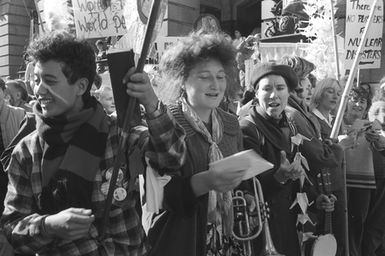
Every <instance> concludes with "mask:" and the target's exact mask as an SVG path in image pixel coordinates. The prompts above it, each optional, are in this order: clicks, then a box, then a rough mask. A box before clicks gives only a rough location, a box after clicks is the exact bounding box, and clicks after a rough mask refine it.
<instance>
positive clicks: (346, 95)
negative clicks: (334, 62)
mask: <svg viewBox="0 0 385 256" xmlns="http://www.w3.org/2000/svg"><path fill="white" fill-rule="evenodd" d="M377 1H378V0H374V1H373V5H372V7H371V9H370V14H369V18H368V20H367V21H366V25H365V29H364V33H363V34H362V37H361V42H360V45H359V46H358V50H357V54H356V55H355V57H354V61H353V65H352V68H351V69H350V73H349V77H348V81H347V82H346V85H345V89H344V92H343V94H342V97H341V103H340V105H339V107H338V112H337V116H336V121H335V123H334V125H333V129H332V132H331V134H330V138H332V139H336V138H337V136H338V131H339V129H340V126H341V123H342V118H343V116H344V112H345V108H346V104H347V102H348V98H349V92H350V89H351V88H352V86H353V81H354V75H355V73H356V70H357V67H358V64H359V60H360V53H361V51H362V48H363V46H364V41H365V38H366V35H367V34H368V31H369V26H370V23H371V21H372V19H373V16H374V10H375V7H376V4H377Z"/></svg>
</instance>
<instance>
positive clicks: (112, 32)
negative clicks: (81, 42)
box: [72, 0, 127, 38]
mask: <svg viewBox="0 0 385 256" xmlns="http://www.w3.org/2000/svg"><path fill="white" fill-rule="evenodd" d="M72 5H73V8H74V17H75V28H76V35H77V36H78V37H80V38H98V37H107V36H117V35H122V34H125V33H126V32H127V31H126V30H127V29H126V22H125V19H124V15H123V8H124V6H125V1H124V0H111V6H110V7H108V8H106V9H104V8H103V7H102V6H101V5H100V1H99V0H72Z"/></svg>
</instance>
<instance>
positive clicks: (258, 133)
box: [240, 63, 333, 255]
mask: <svg viewBox="0 0 385 256" xmlns="http://www.w3.org/2000/svg"><path fill="white" fill-rule="evenodd" d="M252 84H253V85H254V87H255V93H256V99H255V101H256V104H255V106H253V108H251V109H250V112H249V115H247V116H246V117H244V118H242V119H241V120H240V125H241V129H242V132H243V143H244V147H245V148H247V149H254V150H255V151H256V152H257V153H258V154H260V155H261V156H262V157H263V158H265V159H266V160H268V161H270V162H271V163H273V164H274V167H273V168H272V169H271V170H268V171H266V172H264V173H262V174H260V175H258V176H257V178H258V179H259V180H260V182H261V185H262V190H263V193H264V198H265V201H266V202H268V204H269V207H270V220H269V227H270V232H271V236H272V240H273V243H274V245H275V247H276V249H277V251H278V252H279V253H282V254H285V255H300V249H299V241H298V235H297V230H296V221H297V215H296V214H297V213H296V212H294V211H292V210H290V209H289V208H290V206H291V204H292V203H293V201H294V200H295V192H296V190H297V189H298V182H296V180H297V179H298V178H299V177H300V175H301V171H300V170H299V169H297V168H294V167H293V166H292V165H291V164H290V162H291V161H289V159H290V160H292V157H293V152H292V151H291V142H290V141H291V140H290V138H291V137H292V136H294V135H295V134H296V133H297V132H296V129H295V127H294V126H293V124H291V123H290V122H289V121H288V120H287V118H286V114H285V107H286V105H287V100H288V98H289V91H291V90H293V89H294V87H295V86H296V85H297V78H296V75H295V73H294V72H293V71H292V69H291V68H290V67H289V66H286V65H276V64H272V63H265V64H261V65H260V66H258V67H257V69H256V70H255V71H254V73H253V75H252ZM329 206H330V205H329ZM332 208H333V206H331V207H330V210H331V209H332ZM254 247H255V248H254V249H255V252H256V253H258V252H259V251H260V250H261V249H262V242H261V239H260V238H258V239H256V242H255V245H254Z"/></svg>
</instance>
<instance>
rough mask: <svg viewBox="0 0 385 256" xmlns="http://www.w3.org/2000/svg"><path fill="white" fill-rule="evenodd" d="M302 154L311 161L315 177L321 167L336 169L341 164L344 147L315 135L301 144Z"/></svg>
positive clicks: (310, 164)
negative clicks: (331, 143)
mask: <svg viewBox="0 0 385 256" xmlns="http://www.w3.org/2000/svg"><path fill="white" fill-rule="evenodd" d="M300 151H301V153H302V155H303V156H304V157H305V158H306V160H307V161H308V163H309V168H310V175H311V176H313V177H315V176H316V175H317V173H318V172H319V170H320V169H321V168H330V169H335V168H338V167H339V166H341V163H342V155H343V154H342V153H343V152H342V149H341V148H340V147H339V146H338V145H328V144H327V143H325V142H322V141H321V140H319V139H317V138H315V137H313V138H312V139H311V140H310V141H306V140H305V141H304V142H303V144H302V145H301V146H300Z"/></svg>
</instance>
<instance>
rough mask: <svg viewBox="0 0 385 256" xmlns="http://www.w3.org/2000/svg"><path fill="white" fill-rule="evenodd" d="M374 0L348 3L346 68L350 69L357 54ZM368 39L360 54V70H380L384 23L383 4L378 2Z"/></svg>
mask: <svg viewBox="0 0 385 256" xmlns="http://www.w3.org/2000/svg"><path fill="white" fill-rule="evenodd" d="M373 1H374V0H347V1H346V29H345V67H346V69H350V68H351V67H352V65H353V61H354V58H355V56H356V54H357V50H358V46H359V45H360V43H361V37H362V34H363V32H364V29H365V25H366V22H367V21H368V18H369V13H370V9H371V7H372V5H373ZM370 22H371V23H370V26H369V30H368V34H367V37H366V38H365V40H364V45H363V48H362V51H361V53H360V62H359V68H361V69H370V68H380V64H381V48H382V27H383V22H384V16H383V3H382V1H377V4H376V7H375V11H374V16H373V19H372V20H371V21H370Z"/></svg>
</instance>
